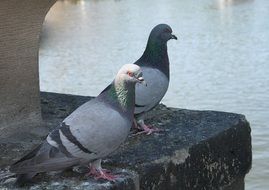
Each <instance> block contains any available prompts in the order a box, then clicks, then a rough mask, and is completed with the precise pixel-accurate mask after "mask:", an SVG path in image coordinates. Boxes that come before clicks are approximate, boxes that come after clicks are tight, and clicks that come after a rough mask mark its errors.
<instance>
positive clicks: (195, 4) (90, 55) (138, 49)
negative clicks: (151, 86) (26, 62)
mask: <svg viewBox="0 0 269 190" xmlns="http://www.w3.org/2000/svg"><path fill="white" fill-rule="evenodd" d="M268 17H269V1H267V0H257V1H253V0H233V1H232V0H213V1H212V0H203V1H195V0H192V1H191V0H181V1H178V0H156V1H154V3H153V2H152V1H150V0H144V1H137V0H128V1H112V0H102V1H101V0H100V1H97V0H96V1H75V0H74V1H58V2H57V3H56V4H55V5H54V6H53V8H52V9H51V11H50V12H49V14H48V16H47V18H46V21H45V24H44V30H43V34H42V43H41V48H40V83H41V89H42V90H46V91H54V92H62V93H72V94H83V95H97V94H98V93H99V92H100V91H101V90H102V89H103V88H104V87H105V86H106V85H107V84H108V83H110V82H111V80H112V78H113V77H114V75H115V73H116V72H117V70H118V69H119V68H120V67H121V65H123V64H126V63H132V62H134V61H135V60H136V59H137V58H139V56H140V55H141V54H142V52H143V50H144V48H145V45H146V40H147V37H148V34H149V32H150V30H151V29H152V27H153V26H155V25H156V24H158V23H167V24H169V25H171V26H172V28H173V30H174V33H175V34H176V35H177V36H179V40H178V41H171V42H169V44H168V49H169V56H170V62H171V83H170V87H169V90H168V92H167V94H166V96H165V97H164V99H163V102H164V103H165V104H167V105H169V106H173V107H182V108H189V109H213V110H223V111H229V112H237V113H242V114H245V115H246V116H247V118H248V120H249V121H250V124H251V126H252V135H253V152H254V156H253V159H254V160H253V168H252V170H251V172H250V174H248V176H247V179H246V182H247V184H246V189H249V190H250V189H251V190H253V189H255V190H256V189H268V186H269V182H268V180H267V178H268V176H269V170H268V168H269V162H268V160H269V153H268V152H269V140H268V135H269V125H268V115H269V101H268V100H269V93H268V92H269V77H268V76H269V65H268V64H267V63H268V60H269V47H268V44H269V33H268V31H269V22H268Z"/></svg>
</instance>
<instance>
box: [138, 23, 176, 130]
mask: <svg viewBox="0 0 269 190" xmlns="http://www.w3.org/2000/svg"><path fill="white" fill-rule="evenodd" d="M170 39H175V40H177V37H176V36H175V35H173V34H172V29H171V27H170V26H168V25H167V24H159V25H157V26H155V27H154V28H153V29H152V31H151V33H150V35H149V38H148V42H147V46H146V49H145V51H144V53H143V55H142V56H141V57H140V58H139V59H138V60H137V61H136V62H135V63H134V64H136V65H139V66H140V67H141V70H142V72H143V77H144V79H145V80H146V81H147V86H142V85H139V84H137V85H136V89H135V118H136V120H134V124H135V125H134V126H135V127H136V128H138V129H140V130H142V132H139V133H146V134H151V133H152V132H154V131H159V129H157V128H155V129H154V128H153V127H152V126H150V125H146V124H145V123H144V118H145V115H146V113H147V112H148V111H150V110H152V109H153V108H154V107H155V106H157V105H158V104H159V102H160V101H161V99H162V98H163V97H164V95H165V93H166V91H167V89H168V85H169V59H168V53H167V41H168V40H170ZM136 121H137V122H136ZM137 124H138V125H137Z"/></svg>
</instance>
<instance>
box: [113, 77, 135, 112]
mask: <svg viewBox="0 0 269 190" xmlns="http://www.w3.org/2000/svg"><path fill="white" fill-rule="evenodd" d="M134 86H135V84H132V83H126V82H118V81H114V84H112V86H111V88H110V90H109V92H108V95H109V96H110V98H112V99H113V100H116V101H117V102H118V103H119V105H120V107H121V108H122V109H123V110H125V111H126V110H128V109H131V110H132V108H133V107H134V98H135V90H134V89H135V87H134Z"/></svg>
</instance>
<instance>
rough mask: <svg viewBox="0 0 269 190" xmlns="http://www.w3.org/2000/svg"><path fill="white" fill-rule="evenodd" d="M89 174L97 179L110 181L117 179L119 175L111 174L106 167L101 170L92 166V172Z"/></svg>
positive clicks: (88, 174)
mask: <svg viewBox="0 0 269 190" xmlns="http://www.w3.org/2000/svg"><path fill="white" fill-rule="evenodd" d="M87 176H93V177H94V179H96V180H98V179H105V180H108V181H115V179H116V178H117V177H118V176H117V175H113V174H111V172H110V171H108V170H106V169H101V170H99V169H96V168H91V169H90V172H89V173H87Z"/></svg>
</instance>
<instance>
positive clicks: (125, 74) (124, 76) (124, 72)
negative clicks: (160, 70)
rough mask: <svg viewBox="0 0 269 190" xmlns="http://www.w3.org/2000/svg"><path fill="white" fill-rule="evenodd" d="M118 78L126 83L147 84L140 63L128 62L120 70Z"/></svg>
mask: <svg viewBox="0 0 269 190" xmlns="http://www.w3.org/2000/svg"><path fill="white" fill-rule="evenodd" d="M116 79H119V80H120V81H122V82H124V83H133V84H136V83H143V84H145V81H144V78H143V77H142V71H141V69H140V67H139V66H138V65H135V64H126V65H123V66H122V67H121V69H120V70H119V72H118V74H117V76H116Z"/></svg>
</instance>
